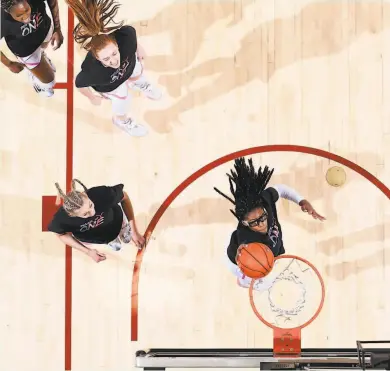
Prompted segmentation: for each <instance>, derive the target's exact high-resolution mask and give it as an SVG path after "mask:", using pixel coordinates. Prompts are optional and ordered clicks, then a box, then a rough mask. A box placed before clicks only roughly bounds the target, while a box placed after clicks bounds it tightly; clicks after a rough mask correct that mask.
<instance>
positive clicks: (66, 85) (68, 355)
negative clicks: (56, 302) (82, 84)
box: [54, 8, 74, 371]
mask: <svg viewBox="0 0 390 371" xmlns="http://www.w3.org/2000/svg"><path fill="white" fill-rule="evenodd" d="M73 28H74V16H73V12H72V10H71V9H70V8H68V30H67V39H68V40H67V72H66V82H62V83H61V82H60V83H57V84H56V85H55V87H54V88H55V89H64V90H66V189H67V192H69V191H70V186H71V182H72V178H73V108H74V104H73V96H74V85H73V80H74V41H73ZM71 370H72V248H71V247H70V246H66V247H65V371H71Z"/></svg>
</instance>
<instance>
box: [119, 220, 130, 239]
mask: <svg viewBox="0 0 390 371" xmlns="http://www.w3.org/2000/svg"><path fill="white" fill-rule="evenodd" d="M120 239H121V241H122V242H123V243H130V242H131V227H130V224H129V223H127V224H126V225H125V226H124V227H123V228H122V230H121V234H120Z"/></svg>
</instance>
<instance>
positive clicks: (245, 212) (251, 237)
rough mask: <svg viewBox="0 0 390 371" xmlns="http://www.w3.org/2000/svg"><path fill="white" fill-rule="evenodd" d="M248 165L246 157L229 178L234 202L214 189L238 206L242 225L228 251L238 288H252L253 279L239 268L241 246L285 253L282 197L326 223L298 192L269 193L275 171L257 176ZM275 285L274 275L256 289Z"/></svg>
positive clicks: (280, 187)
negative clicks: (280, 216)
mask: <svg viewBox="0 0 390 371" xmlns="http://www.w3.org/2000/svg"><path fill="white" fill-rule="evenodd" d="M248 163H249V165H247V164H246V162H245V158H243V157H241V158H238V159H236V160H235V161H234V170H231V171H230V174H227V175H228V177H229V184H230V191H231V193H232V195H233V197H234V200H233V199H231V198H230V197H228V196H226V195H225V194H224V193H222V192H221V191H220V190H218V189H217V188H215V187H214V189H215V191H217V192H218V193H219V194H220V195H222V196H223V197H225V198H226V199H228V200H229V201H230V202H231V203H232V204H233V205H235V209H234V211H233V210H230V211H231V212H232V213H233V215H234V216H235V217H236V218H237V219H238V225H237V229H236V230H235V231H234V232H233V233H232V235H231V237H230V242H229V245H228V247H227V250H226V254H227V264H228V266H229V268H230V270H231V272H232V273H233V274H234V275H235V276H236V277H237V283H238V285H239V286H241V287H245V288H248V287H249V286H250V283H251V282H252V279H251V278H249V277H246V276H245V275H244V274H243V273H242V271H241V270H240V268H239V267H238V266H237V262H236V256H237V254H238V252H239V249H240V246H241V245H243V244H248V243H252V242H258V243H262V244H264V245H267V246H268V247H269V248H270V249H271V251H272V253H273V254H274V256H275V257H277V256H279V255H282V254H284V253H285V250H284V245H283V238H282V228H281V226H280V223H279V220H278V214H277V209H276V202H277V201H278V199H279V198H280V197H282V198H284V199H286V200H289V201H292V202H294V203H296V204H297V205H299V206H300V207H301V209H302V211H304V212H307V213H308V214H310V215H311V216H312V217H313V218H314V219H318V220H321V221H323V220H325V218H324V217H323V216H321V215H319V214H318V213H317V212H316V211H315V210H314V208H313V206H312V205H311V204H310V202H309V201H307V200H305V199H304V198H303V197H302V196H301V195H299V194H298V192H297V191H295V190H294V189H292V188H290V187H288V186H286V185H283V184H278V185H275V186H273V187H268V188H267V189H265V187H266V186H267V184H268V182H269V180H270V179H271V176H272V174H273V171H274V170H273V169H272V170H269V168H268V166H265V167H264V169H262V168H261V166H260V167H259V170H258V171H257V172H256V171H255V168H254V166H253V161H252V159H249V161H248ZM233 183H234V185H235V187H234V185H233ZM272 282H273V278H272V273H271V274H270V275H269V276H266V277H264V278H261V279H258V280H257V281H256V284H255V286H254V288H255V289H256V290H265V289H268V288H269V287H270V286H271V285H272Z"/></svg>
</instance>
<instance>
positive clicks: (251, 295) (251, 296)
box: [249, 255, 325, 331]
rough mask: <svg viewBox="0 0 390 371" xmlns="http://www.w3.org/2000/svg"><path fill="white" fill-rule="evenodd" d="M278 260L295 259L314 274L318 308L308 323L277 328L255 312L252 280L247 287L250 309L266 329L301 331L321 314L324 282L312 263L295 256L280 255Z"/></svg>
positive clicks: (253, 280)
mask: <svg viewBox="0 0 390 371" xmlns="http://www.w3.org/2000/svg"><path fill="white" fill-rule="evenodd" d="M279 259H297V260H300V261H302V262H304V263H305V264H307V265H308V266H309V267H310V268H311V269H313V271H314V272H315V273H316V275H317V277H318V279H319V280H320V283H321V289H322V296H321V301H320V305H319V306H318V309H317V311H316V312H315V313H314V315H313V316H312V317H311V318H310V319H309V320H308V321H306V322H305V323H304V324H302V325H300V326H296V327H290V328H284V327H278V326H275V325H273V324H272V323H269V322H268V321H267V320H265V319H264V318H263V316H262V315H261V314H260V313H259V311H258V310H257V308H256V305H255V303H254V301H253V285H254V283H255V281H256V279H252V282H251V284H250V287H249V300H250V302H251V307H252V310H253V312H254V313H255V314H256V316H257V318H258V319H259V320H260V321H261V322H263V323H264V324H265V325H266V326H268V327H270V328H272V329H274V330H285V331H288V330H294V329H299V330H302V329H303V328H304V327H306V326H309V325H310V324H311V323H312V322H313V321H314V320H315V319H316V318H317V317H318V315H319V314H320V313H321V310H322V307H323V306H324V302H325V283H324V280H323V278H322V276H321V274H320V272H319V270H318V269H317V268H316V267H315V266H314V265H313V264H312V263H310V262H309V261H308V260H306V259H304V258H301V257H300V256H296V255H282V256H278V257H276V258H275V261H276V260H279Z"/></svg>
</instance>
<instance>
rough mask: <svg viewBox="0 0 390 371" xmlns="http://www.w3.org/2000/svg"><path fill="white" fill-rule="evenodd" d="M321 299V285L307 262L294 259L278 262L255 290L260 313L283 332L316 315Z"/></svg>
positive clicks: (257, 283)
mask: <svg viewBox="0 0 390 371" xmlns="http://www.w3.org/2000/svg"><path fill="white" fill-rule="evenodd" d="M321 298H322V287H321V281H320V279H319V278H318V276H317V274H316V273H315V271H314V270H313V269H312V268H311V267H310V266H309V265H308V264H306V263H305V262H303V261H301V260H298V259H295V258H282V259H278V260H276V261H275V265H274V268H273V269H272V271H271V273H270V274H269V275H268V276H267V277H265V278H264V279H262V280H258V281H256V282H255V284H254V288H253V300H254V303H255V306H256V309H257V311H258V312H259V313H260V314H261V316H262V317H263V318H264V319H265V320H266V321H267V322H269V323H271V324H273V325H275V326H278V327H280V328H289V327H298V326H300V325H302V324H304V323H305V322H306V321H308V320H310V318H311V317H312V316H313V315H314V314H315V312H316V311H317V309H318V307H319V305H320V302H321Z"/></svg>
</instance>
